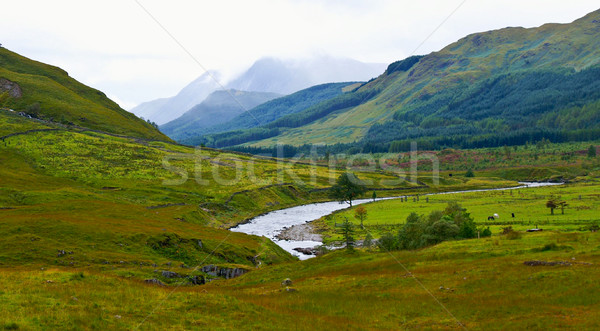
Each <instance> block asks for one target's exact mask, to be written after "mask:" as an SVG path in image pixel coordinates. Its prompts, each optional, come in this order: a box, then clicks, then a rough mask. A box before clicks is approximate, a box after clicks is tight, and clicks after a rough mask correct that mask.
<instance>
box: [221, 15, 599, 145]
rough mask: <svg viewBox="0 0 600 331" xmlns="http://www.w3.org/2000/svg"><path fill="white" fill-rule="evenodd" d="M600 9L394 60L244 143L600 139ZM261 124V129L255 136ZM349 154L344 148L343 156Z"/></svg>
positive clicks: (504, 142) (471, 37) (502, 142)
mask: <svg viewBox="0 0 600 331" xmlns="http://www.w3.org/2000/svg"><path fill="white" fill-rule="evenodd" d="M599 77H600V11H596V12H593V13H591V14H589V15H587V16H585V17H583V18H581V19H579V20H576V21H575V22H573V23H570V24H546V25H543V26H541V27H539V28H532V29H525V28H505V29H500V30H496V31H489V32H483V33H476V34H472V35H469V36H467V37H465V38H463V39H461V40H459V41H457V42H455V43H453V44H451V45H448V46H447V47H445V48H444V49H442V50H441V51H439V52H434V53H431V54H428V55H426V56H414V57H410V58H407V59H404V60H402V61H398V62H395V63H392V64H391V65H390V66H389V67H388V68H387V69H386V71H385V72H384V74H382V75H381V76H379V77H378V78H377V79H375V80H373V81H371V82H369V83H368V84H365V85H364V86H362V87H361V88H359V89H357V90H356V91H354V92H352V93H346V94H343V95H340V96H337V97H335V98H333V99H331V100H328V101H327V102H324V103H322V104H319V105H316V106H314V107H311V108H309V109H306V110H304V111H302V112H299V113H295V114H290V115H287V116H284V117H282V118H280V119H278V120H276V121H274V122H272V123H269V124H268V125H265V126H264V127H262V128H260V129H263V130H269V132H270V133H274V132H278V133H277V134H276V135H272V136H270V137H269V138H268V139H262V140H257V139H256V137H248V138H250V139H248V140H246V141H235V142H232V143H235V144H246V145H245V146H247V145H251V146H254V147H267V148H270V147H272V146H274V145H275V144H281V143H283V144H290V145H295V146H300V145H304V144H307V143H324V144H330V145H333V144H336V143H345V144H346V145H340V146H338V147H339V148H340V149H348V148H352V149H353V151H363V152H373V151H380V152H381V151H404V150H407V149H409V148H410V142H411V141H417V142H419V145H420V146H421V148H444V147H462V148H468V147H485V146H502V145H517V144H525V143H526V142H527V141H529V142H535V141H539V140H541V139H549V140H551V141H557V142H560V141H572V140H590V139H598V138H600V79H599ZM258 129H259V128H257V129H256V130H258ZM343 151H345V150H343Z"/></svg>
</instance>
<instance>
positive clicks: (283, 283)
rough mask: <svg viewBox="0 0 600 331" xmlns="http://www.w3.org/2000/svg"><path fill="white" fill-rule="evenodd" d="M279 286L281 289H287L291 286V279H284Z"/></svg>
mask: <svg viewBox="0 0 600 331" xmlns="http://www.w3.org/2000/svg"><path fill="white" fill-rule="evenodd" d="M281 286H282V287H289V286H292V280H291V279H289V278H286V279H284V280H283V281H282V282H281Z"/></svg>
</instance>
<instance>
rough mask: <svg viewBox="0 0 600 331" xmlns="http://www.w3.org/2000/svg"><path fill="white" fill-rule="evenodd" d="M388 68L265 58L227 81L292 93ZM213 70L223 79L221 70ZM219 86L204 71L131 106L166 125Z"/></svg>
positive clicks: (238, 85)
mask: <svg viewBox="0 0 600 331" xmlns="http://www.w3.org/2000/svg"><path fill="white" fill-rule="evenodd" d="M385 67H386V65H385V64H379V63H363V62H359V61H356V60H352V59H346V58H333V57H328V56H320V57H314V58H311V59H305V60H281V59H276V58H263V59H260V60H258V61H256V62H255V63H254V64H253V65H252V67H250V69H248V70H247V71H246V72H244V73H242V74H241V75H240V76H239V77H237V78H235V79H234V80H233V81H231V82H230V83H229V84H225V87H226V88H228V89H235V90H239V91H252V92H271V93H278V94H290V93H294V92H296V91H299V90H302V89H305V88H308V87H311V86H314V85H319V84H324V83H332V82H350V81H366V80H369V79H371V78H373V77H377V76H378V75H380V74H381V73H382V72H383V71H384V70H385ZM211 72H212V71H211ZM212 73H213V76H214V77H215V78H217V79H218V80H221V76H220V75H219V73H218V72H212ZM218 88H220V86H219V85H218V84H217V83H216V82H215V81H214V79H212V78H211V77H210V76H209V75H208V74H204V75H202V76H200V77H199V78H198V79H196V80H195V81H193V82H192V83H190V84H189V85H188V86H186V87H185V88H184V89H183V90H181V92H180V93H179V94H177V95H176V96H174V97H172V98H166V99H157V100H153V101H149V102H145V103H142V104H140V105H139V106H137V107H135V108H133V109H131V112H133V113H134V114H136V115H138V116H141V117H143V118H145V119H150V120H152V121H154V122H156V123H157V124H158V125H162V124H165V123H167V122H169V121H172V120H174V119H176V118H178V117H179V116H181V115H183V113H185V112H186V111H188V110H189V109H190V108H192V107H194V106H195V105H197V104H199V103H201V102H202V101H204V99H206V97H207V96H208V95H209V94H210V93H212V92H214V91H215V90H217V89H218Z"/></svg>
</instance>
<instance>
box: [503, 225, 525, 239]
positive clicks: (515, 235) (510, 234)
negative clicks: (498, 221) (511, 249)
mask: <svg viewBox="0 0 600 331" xmlns="http://www.w3.org/2000/svg"><path fill="white" fill-rule="evenodd" d="M502 234H503V235H505V236H506V239H508V240H515V239H521V233H520V232H517V231H515V230H513V228H512V226H509V227H506V228H503V229H502Z"/></svg>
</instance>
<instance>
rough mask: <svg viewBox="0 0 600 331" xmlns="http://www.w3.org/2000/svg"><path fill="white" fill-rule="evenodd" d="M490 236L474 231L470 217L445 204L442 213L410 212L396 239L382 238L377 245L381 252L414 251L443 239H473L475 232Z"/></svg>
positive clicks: (475, 236)
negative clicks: (424, 213) (420, 213)
mask: <svg viewBox="0 0 600 331" xmlns="http://www.w3.org/2000/svg"><path fill="white" fill-rule="evenodd" d="M482 232H483V233H485V235H488V233H489V235H491V231H490V230H489V228H487V229H484V230H482V231H481V230H478V229H477V226H476V224H475V222H474V221H473V218H472V217H471V215H470V214H469V213H468V212H467V211H466V209H465V208H462V207H461V206H460V205H459V204H458V203H456V202H450V203H448V206H447V207H446V209H444V210H443V211H433V212H431V213H430V214H429V215H418V214H416V213H411V214H410V215H408V217H407V218H406V223H405V224H404V226H403V227H402V228H401V229H400V231H398V234H397V235H396V236H394V235H392V234H386V235H384V236H382V237H381V238H380V239H379V241H378V245H379V247H380V248H381V249H382V250H396V249H418V248H422V247H426V246H431V245H435V244H438V243H441V242H443V241H446V240H455V239H469V238H477V236H478V233H479V235H481V233H482Z"/></svg>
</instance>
